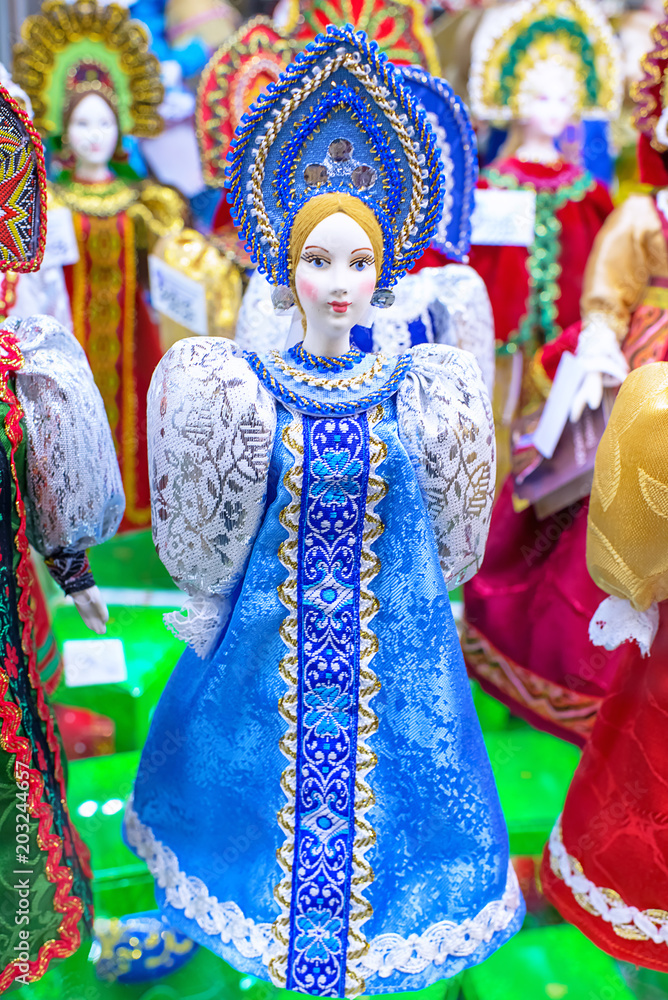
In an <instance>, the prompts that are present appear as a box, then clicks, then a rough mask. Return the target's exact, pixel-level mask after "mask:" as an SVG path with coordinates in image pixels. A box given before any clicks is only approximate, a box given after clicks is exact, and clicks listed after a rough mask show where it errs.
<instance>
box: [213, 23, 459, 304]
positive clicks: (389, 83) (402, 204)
mask: <svg viewBox="0 0 668 1000" xmlns="http://www.w3.org/2000/svg"><path fill="white" fill-rule="evenodd" d="M228 183H229V187H230V192H229V195H228V198H229V201H230V204H231V211H232V216H233V218H234V221H235V222H236V224H237V226H238V227H239V230H240V232H241V235H242V236H243V237H244V238H245V239H246V240H247V241H248V250H249V252H250V253H251V256H252V259H253V261H254V262H255V263H257V265H258V268H259V270H260V271H261V272H262V273H263V274H266V275H267V277H268V279H269V281H271V282H272V283H273V284H276V285H289V281H290V274H289V267H288V249H289V242H290V234H291V231H292V224H293V222H294V219H295V217H296V215H297V213H298V212H299V210H300V208H302V206H303V205H305V204H306V203H307V202H308V201H310V200H311V199H312V198H314V197H315V196H317V195H319V194H326V193H331V192H344V193H346V194H350V195H353V196H355V197H356V198H359V199H360V200H361V201H363V202H365V203H366V204H367V205H368V206H369V207H370V208H371V209H372V211H373V212H374V214H375V216H376V218H377V219H378V222H379V224H380V226H381V229H382V232H383V267H382V272H381V274H380V275H378V286H379V287H380V288H384V289H390V288H391V287H392V286H393V285H394V284H395V283H396V281H397V280H398V279H399V278H400V277H402V275H403V274H405V272H406V271H407V270H408V269H409V268H410V267H411V265H412V263H413V262H414V261H415V259H416V258H417V257H419V256H420V254H421V253H422V252H423V250H424V249H425V248H426V247H427V246H428V245H429V241H430V239H431V236H432V235H433V233H434V231H435V229H436V226H437V224H438V222H439V220H440V218H441V214H442V210H443V197H444V179H443V169H442V164H441V157H440V154H439V151H438V148H437V145H436V141H435V137H434V133H433V132H432V129H431V126H430V125H429V122H428V120H427V117H426V114H425V112H424V111H423V110H422V109H421V108H419V107H418V105H417V103H416V101H415V100H414V99H413V97H412V96H411V94H410V92H409V90H408V88H407V87H405V86H404V84H403V82H402V76H401V74H400V72H399V71H398V70H396V69H395V67H393V66H392V64H391V63H388V62H387V61H386V59H385V56H384V55H383V54H382V53H380V52H379V51H378V47H377V45H376V43H375V42H370V41H369V40H368V39H367V37H366V35H365V34H364V32H355V31H354V30H353V28H352V27H351V26H350V25H346V26H345V27H343V28H337V27H335V26H334V25H329V26H328V28H327V33H326V34H325V35H319V36H318V37H317V38H316V39H315V40H314V41H313V42H310V43H309V44H308V45H307V46H306V48H305V50H304V51H303V52H302V53H300V54H299V55H298V56H297V58H296V59H295V61H294V62H293V63H291V64H290V65H289V66H288V67H287V68H286V70H285V71H284V72H283V73H282V74H281V76H280V78H279V79H278V81H277V82H276V83H272V84H269V86H268V87H267V90H266V91H265V92H264V93H263V94H261V95H260V97H259V98H258V99H257V101H256V102H255V104H253V105H251V108H250V109H249V111H248V113H247V114H246V115H245V116H244V118H243V119H242V121H241V123H240V125H239V127H238V128H237V132H236V136H235V139H234V141H233V143H232V146H231V149H230V153H229V174H228Z"/></svg>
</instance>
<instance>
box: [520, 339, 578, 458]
mask: <svg viewBox="0 0 668 1000" xmlns="http://www.w3.org/2000/svg"><path fill="white" fill-rule="evenodd" d="M586 374H587V370H586V368H585V367H584V365H583V364H582V362H581V361H578V359H577V358H576V357H575V355H574V354H571V353H570V352H568V351H566V353H564V354H562V356H561V361H560V362H559V367H558V368H557V374H556V375H555V376H554V381H553V383H552V388H551V389H550V395H549V396H548V397H547V402H546V404H545V408H544V409H543V412H542V414H541V417H540V420H539V422H538V427H536V430H535V431H534V432H533V445H534V448H536V449H537V450H538V451H539V452H540V453H541V455H543V456H544V457H545V458H552V456H553V455H554V451H555V448H556V447H557V445H558V444H559V441H560V439H561V435H562V434H563V432H564V427H565V426H566V424H567V423H568V418H569V415H570V412H571V404H572V402H573V400H574V398H575V393H576V392H577V391H578V389H579V388H580V386H581V385H582V380H583V379H584V377H585V375H586Z"/></svg>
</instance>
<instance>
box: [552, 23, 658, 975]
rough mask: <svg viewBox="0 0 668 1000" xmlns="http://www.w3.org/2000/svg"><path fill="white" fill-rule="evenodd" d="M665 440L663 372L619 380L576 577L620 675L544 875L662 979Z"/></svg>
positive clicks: (647, 370)
mask: <svg viewBox="0 0 668 1000" xmlns="http://www.w3.org/2000/svg"><path fill="white" fill-rule="evenodd" d="M663 30H664V31H665V25H664V29H663ZM664 37H665V36H664ZM655 40H657V41H658V39H655ZM663 51H664V52H665V48H664V49H663ZM658 79H659V77H654V80H655V82H656V81H657V80H658ZM657 86H658V83H657ZM667 432H668V364H666V363H665V362H658V363H656V364H650V365H646V366H642V367H640V368H639V369H636V370H635V371H633V372H631V374H630V375H629V376H628V378H627V379H626V381H625V382H624V384H623V385H622V387H621V389H620V391H619V395H618V396H617V400H616V402H615V405H614V408H613V410H612V415H611V417H610V421H609V423H608V426H607V428H606V430H605V433H604V435H603V439H602V441H601V444H600V446H599V449H598V452H597V454H596V469H595V474H594V485H593V488H592V494H591V501H590V507H589V528H588V538H587V565H588V567H589V571H590V573H591V574H592V576H593V578H594V580H595V581H596V584H597V586H598V588H600V591H599V593H600V594H601V596H602V597H605V595H606V594H609V595H611V596H610V597H608V598H607V599H606V600H605V601H604V602H603V603H602V604H601V605H600V607H599V608H598V609H597V610H596V612H595V614H594V616H593V618H592V622H591V634H592V640H593V641H594V642H595V643H596V644H597V646H600V647H605V649H608V650H612V649H616V650H617V653H618V654H619V655H618V667H617V672H616V673H615V675H614V678H613V680H612V685H611V688H610V691H609V693H608V695H607V697H606V698H605V700H604V701H603V704H602V705H601V708H600V709H599V712H598V715H597V718H596V722H595V725H594V728H593V731H592V734H591V737H590V739H589V742H588V744H587V746H586V747H585V750H584V753H583V756H582V760H581V762H580V765H579V767H578V769H577V771H576V772H575V775H574V777H573V781H572V783H571V787H570V788H569V791H568V795H567V796H566V803H565V805H564V810H563V814H562V816H561V817H560V818H559V819H558V821H557V823H556V824H555V827H554V830H553V831H552V835H551V837H550V841H549V844H548V845H547V847H546V849H545V855H544V860H543V866H542V872H541V879H542V884H543V890H544V892H545V893H546V895H547V897H548V899H549V900H550V901H551V902H552V903H554V905H555V906H556V907H557V909H558V910H559V911H560V912H561V913H562V915H563V916H564V917H565V918H566V919H567V920H569V921H570V922H571V923H574V924H575V925H576V926H577V927H579V928H580V929H581V930H582V931H583V932H584V933H585V934H586V935H587V936H588V937H589V938H591V940H592V941H594V943H595V944H596V945H598V947H599V948H602V949H603V950H604V951H607V952H608V953H609V954H611V955H613V956H615V957H616V958H618V959H622V960H623V961H626V962H631V963H633V965H636V966H637V965H642V966H647V967H649V968H651V969H658V970H659V971H661V972H668V869H667V866H666V848H665V844H666V834H665V831H666V809H667V806H668V803H667V801H666V787H667V785H668V766H667V758H666V753H665V732H666V717H667V713H668V686H667V674H666V662H667V660H668V604H667V603H666V597H667V596H668V572H667V570H668V560H667V558H666V552H667V542H668V538H667V537H666V524H667V523H668V469H667V465H666V450H665V444H664V443H665V440H666V438H665V436H664V435H665V434H666V433H667ZM657 628H658V632H657ZM655 635H656V638H654V636H655ZM628 640H632V641H628ZM648 652H649V655H647V653H648ZM643 654H644V655H643Z"/></svg>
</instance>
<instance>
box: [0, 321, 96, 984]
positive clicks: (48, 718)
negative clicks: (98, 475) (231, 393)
mask: <svg viewBox="0 0 668 1000" xmlns="http://www.w3.org/2000/svg"><path fill="white" fill-rule="evenodd" d="M1 343H2V347H3V348H4V350H5V352H6V357H5V358H3V359H2V362H0V400H1V401H2V402H5V403H9V406H10V409H9V412H8V414H7V418H6V422H5V432H6V434H7V437H8V439H9V442H10V444H11V455H10V467H11V473H12V478H13V480H14V485H15V487H16V509H17V511H18V514H19V519H20V524H19V530H18V532H17V534H16V540H15V544H16V548H17V550H18V552H19V554H20V560H19V564H18V567H17V582H18V586H19V588H20V591H21V596H20V598H19V602H18V613H19V619H20V620H21V622H22V625H23V628H22V642H21V645H22V647H23V652H24V655H25V657H26V660H27V663H28V676H29V679H30V684H31V686H32V688H33V690H34V691H35V695H36V702H37V709H38V712H39V716H40V719H41V720H42V722H43V723H44V725H45V729H46V735H47V742H48V745H49V749H50V750H51V753H52V754H53V756H54V763H55V773H56V780H57V782H58V786H59V791H60V795H61V799H62V802H63V808H64V809H65V813H66V815H67V805H66V797H65V782H64V778H63V767H62V759H61V754H60V744H59V742H58V739H57V738H56V734H55V728H54V722H53V716H52V715H51V712H50V711H49V708H48V706H47V704H46V700H45V697H44V691H43V690H42V685H41V683H40V679H39V673H38V670H37V656H36V650H35V644H34V642H33V620H32V618H33V615H32V608H31V589H32V574H31V571H30V562H29V546H28V539H27V538H26V533H25V521H26V519H25V506H24V503H23V497H22V495H21V490H20V486H19V481H18V475H17V471H16V451H17V448H18V446H19V444H20V443H21V441H22V440H23V430H22V428H21V417H22V416H23V413H22V410H21V405H20V403H19V401H18V399H17V398H16V396H15V395H14V393H13V392H12V390H11V389H10V387H9V381H8V380H9V377H10V375H13V374H15V373H16V372H17V371H18V370H19V369H20V368H21V367H22V366H23V356H22V354H21V351H20V349H19V347H18V343H17V341H16V338H14V337H12V336H11V335H10V334H8V333H6V332H5V333H3V335H2V337H1ZM8 684H9V679H8V677H7V674H6V673H5V672H4V671H3V670H2V669H0V718H1V719H2V729H1V730H0V745H1V746H2V749H3V750H5V751H6V752H7V753H14V754H16V764H15V778H16V781H17V783H18V782H21V781H25V780H26V778H27V781H28V811H29V813H30V815H31V816H33V817H34V818H36V819H37V820H38V827H37V843H38V846H39V848H40V850H42V851H46V852H47V854H48V857H47V860H46V877H47V879H48V880H49V882H52V883H55V884H56V886H57V888H56V891H55V894H54V909H55V910H56V912H57V913H62V914H63V920H62V921H61V923H60V926H59V928H58V933H59V934H60V938H59V939H58V940H56V941H47V942H46V943H45V944H43V945H42V947H41V948H40V949H39V953H38V956H37V958H36V959H35V960H34V961H32V962H28V963H27V964H28V969H29V971H28V974H27V978H28V979H29V980H32V981H34V980H36V979H39V978H40V977H41V976H43V975H44V973H45V971H46V969H47V967H48V965H49V962H50V961H51V960H52V959H54V958H67V957H68V956H70V955H72V954H74V952H75V951H76V950H77V948H78V947H79V945H80V944H81V935H80V932H79V927H78V925H79V921H80V920H81V918H82V916H83V912H84V906H83V902H82V901H81V899H79V897H78V896H72V895H70V892H71V889H72V882H73V875H72V871H71V869H70V868H69V867H68V866H67V865H61V860H62V855H63V841H62V838H61V837H59V836H58V835H57V834H55V833H52V826H53V811H52V809H51V807H50V806H49V805H48V803H47V802H44V801H43V795H44V780H43V778H42V776H41V774H40V773H39V771H37V770H35V769H34V768H31V767H30V766H29V765H30V760H31V756H32V752H31V746H30V742H29V740H27V739H26V738H25V737H21V736H18V728H19V725H20V723H21V719H22V713H21V709H20V708H19V706H18V705H15V704H14V703H13V702H6V701H5V695H6V693H7V688H8ZM68 818H69V816H68ZM82 867H83V866H82ZM19 964H22V965H25V963H21V962H20V960H19V959H14V960H12V961H11V962H10V963H9V964H8V965H7V966H6V967H5V969H4V971H3V972H2V973H1V974H0V992H3V991H4V990H6V989H7V988H8V986H9V985H10V984H11V983H12V982H13V981H14V979H16V977H17V976H21V975H22V973H21V971H20V969H19Z"/></svg>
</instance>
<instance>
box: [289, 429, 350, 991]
mask: <svg viewBox="0 0 668 1000" xmlns="http://www.w3.org/2000/svg"><path fill="white" fill-rule="evenodd" d="M303 420H304V423H303V426H304V475H303V487H302V499H301V515H300V524H299V550H298V551H299V559H298V566H299V569H298V574H299V576H298V612H297V615H298V639H297V651H298V708H297V768H296V772H297V787H296V807H295V809H296V815H295V854H294V864H293V870H292V907H291V925H290V947H289V952H288V975H287V983H286V986H287V988H288V989H291V990H298V991H300V992H306V993H317V994H319V995H320V996H339V997H340V996H343V995H344V994H345V979H346V954H347V947H348V919H349V914H348V908H349V902H350V881H351V871H352V855H353V843H354V837H355V767H356V750H357V719H358V691H359V666H360V663H359V660H360V570H361V556H362V538H363V531H364V515H365V511H366V498H367V484H368V480H369V425H368V421H367V418H366V414H360V415H359V416H356V417H339V418H334V417H327V418H324V419H323V418H312V417H304V418H303Z"/></svg>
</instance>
